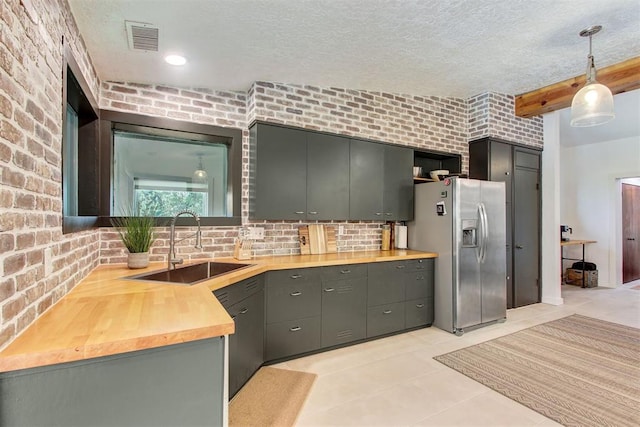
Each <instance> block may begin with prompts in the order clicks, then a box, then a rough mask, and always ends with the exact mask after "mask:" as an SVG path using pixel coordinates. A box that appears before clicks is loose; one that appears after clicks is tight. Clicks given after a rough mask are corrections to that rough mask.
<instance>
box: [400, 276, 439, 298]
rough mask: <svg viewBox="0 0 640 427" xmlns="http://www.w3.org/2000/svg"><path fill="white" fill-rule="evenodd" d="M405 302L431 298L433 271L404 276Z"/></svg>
mask: <svg viewBox="0 0 640 427" xmlns="http://www.w3.org/2000/svg"><path fill="white" fill-rule="evenodd" d="M404 279H405V286H406V293H405V299H406V300H413V299H418V298H428V297H433V270H425V271H418V272H413V273H406V274H405V277H404Z"/></svg>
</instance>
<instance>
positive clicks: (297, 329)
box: [289, 326, 302, 332]
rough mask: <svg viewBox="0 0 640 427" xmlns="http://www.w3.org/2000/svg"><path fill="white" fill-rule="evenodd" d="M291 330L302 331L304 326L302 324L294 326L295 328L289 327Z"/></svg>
mask: <svg viewBox="0 0 640 427" xmlns="http://www.w3.org/2000/svg"><path fill="white" fill-rule="evenodd" d="M289 330H290V331H291V332H298V331H301V330H302V328H301V327H300V326H294V327H293V328H289Z"/></svg>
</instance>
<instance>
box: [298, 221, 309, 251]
mask: <svg viewBox="0 0 640 427" xmlns="http://www.w3.org/2000/svg"><path fill="white" fill-rule="evenodd" d="M298 239H299V240H300V255H309V254H310V253H311V250H310V249H309V227H307V226H306V225H302V226H300V227H298Z"/></svg>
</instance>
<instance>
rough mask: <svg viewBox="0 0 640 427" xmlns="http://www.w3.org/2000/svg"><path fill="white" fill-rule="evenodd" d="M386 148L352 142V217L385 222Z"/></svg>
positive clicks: (350, 198)
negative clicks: (383, 204)
mask: <svg viewBox="0 0 640 427" xmlns="http://www.w3.org/2000/svg"><path fill="white" fill-rule="evenodd" d="M383 168H384V145H382V144H372V143H370V142H368V141H362V140H358V139H352V140H351V159H350V168H349V173H350V176H351V179H350V181H351V182H350V192H349V212H350V213H349V216H350V219H353V220H374V221H375V220H378V221H384V209H383V206H382V203H383V201H382V198H383V196H384V193H383V192H382V191H380V190H381V189H383V188H384V169H383Z"/></svg>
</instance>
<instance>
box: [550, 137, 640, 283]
mask: <svg viewBox="0 0 640 427" xmlns="http://www.w3.org/2000/svg"><path fill="white" fill-rule="evenodd" d="M560 171H561V172H560V196H561V197H560V222H561V224H566V225H568V226H570V227H572V228H573V234H572V235H570V236H569V237H571V238H572V239H588V240H597V243H595V244H590V245H587V250H586V259H587V261H590V262H594V263H596V264H597V266H598V281H599V283H598V284H599V286H609V287H615V286H617V285H619V284H620V283H622V282H621V277H622V275H621V269H622V241H621V236H620V233H621V232H620V223H621V196H620V178H631V177H640V137H632V138H625V139H619V140H615V141H607V142H600V143H594V144H587V145H577V146H573V147H561V148H560ZM579 248H580V247H579V246H577V247H574V248H565V256H571V257H572V258H578V257H579V255H581V254H580V253H579V252H578V251H580V249H579ZM573 255H577V256H573ZM569 264H570V263H569V262H565V268H566V267H567V266H569Z"/></svg>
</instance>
